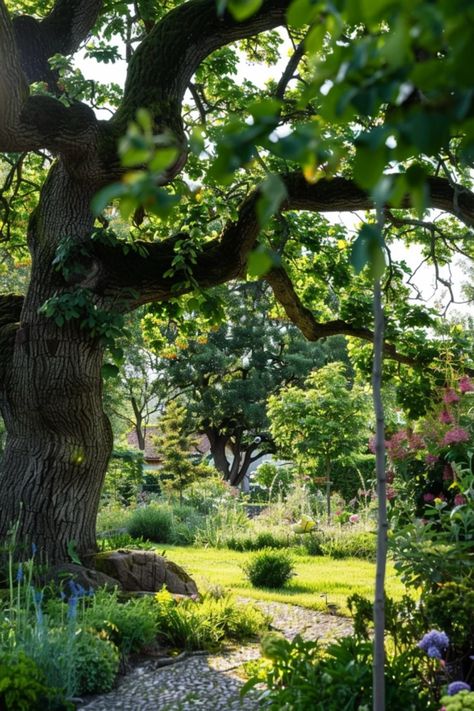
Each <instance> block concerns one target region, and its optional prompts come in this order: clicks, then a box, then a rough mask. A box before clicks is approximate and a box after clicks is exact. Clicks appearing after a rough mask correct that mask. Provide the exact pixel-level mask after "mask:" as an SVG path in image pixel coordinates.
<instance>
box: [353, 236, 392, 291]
mask: <svg viewBox="0 0 474 711" xmlns="http://www.w3.org/2000/svg"><path fill="white" fill-rule="evenodd" d="M383 244H384V243H383V238H382V235H381V232H380V230H379V228H378V227H377V226H376V225H369V224H365V225H363V227H362V228H361V229H360V231H359V234H358V235H357V238H356V240H355V242H354V244H353V246H352V254H351V263H352V266H353V267H354V270H355V272H356V274H359V273H360V272H361V271H362V269H363V268H364V267H365V266H368V267H369V274H370V276H371V277H372V278H373V279H378V278H380V277H381V276H382V274H383V272H384V270H385V253H384V249H383Z"/></svg>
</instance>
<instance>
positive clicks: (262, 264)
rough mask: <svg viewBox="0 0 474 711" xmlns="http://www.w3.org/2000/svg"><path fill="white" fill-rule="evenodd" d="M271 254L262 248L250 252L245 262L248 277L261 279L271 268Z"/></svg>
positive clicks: (272, 262)
mask: <svg viewBox="0 0 474 711" xmlns="http://www.w3.org/2000/svg"><path fill="white" fill-rule="evenodd" d="M273 264H274V259H273V257H272V254H271V253H270V252H269V251H268V250H266V249H265V248H263V247H257V249H255V250H254V251H253V252H250V254H249V258H248V260H247V274H248V276H250V277H261V276H263V275H264V274H267V272H269V271H270V269H271V268H272V267H273Z"/></svg>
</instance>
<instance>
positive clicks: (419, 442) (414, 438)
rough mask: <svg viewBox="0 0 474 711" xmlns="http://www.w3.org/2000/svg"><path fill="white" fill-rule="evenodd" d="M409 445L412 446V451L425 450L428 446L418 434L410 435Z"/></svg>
mask: <svg viewBox="0 0 474 711" xmlns="http://www.w3.org/2000/svg"><path fill="white" fill-rule="evenodd" d="M408 444H409V445H410V449H413V450H417V449H424V448H425V446H426V445H425V442H424V440H423V437H422V436H421V435H419V434H416V432H413V433H412V434H411V435H410V437H409V439H408Z"/></svg>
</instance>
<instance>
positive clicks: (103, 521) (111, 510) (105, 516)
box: [97, 502, 135, 533]
mask: <svg viewBox="0 0 474 711" xmlns="http://www.w3.org/2000/svg"><path fill="white" fill-rule="evenodd" d="M134 510H135V509H134V507H131V506H130V507H125V506H123V504H118V503H117V502H114V503H109V504H106V505H104V506H101V508H100V510H99V513H98V514H97V531H98V532H99V533H100V532H102V531H122V530H125V528H126V526H127V522H128V520H129V518H130V516H131V515H132V513H133V511H134Z"/></svg>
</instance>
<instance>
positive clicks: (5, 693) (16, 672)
mask: <svg viewBox="0 0 474 711" xmlns="http://www.w3.org/2000/svg"><path fill="white" fill-rule="evenodd" d="M73 708H74V706H73V704H70V703H68V702H66V700H65V699H64V695H63V693H62V691H61V690H59V689H54V688H51V687H49V686H48V685H47V683H46V678H45V675H44V673H43V672H42V670H41V669H40V667H39V666H38V664H36V662H35V661H34V660H33V659H30V658H29V657H28V656H27V655H26V654H25V653H24V652H23V651H22V650H14V651H11V652H7V651H2V652H0V709H5V710H8V709H11V710H12V711H13V710H14V711H31V709H45V711H72V709H73Z"/></svg>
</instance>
